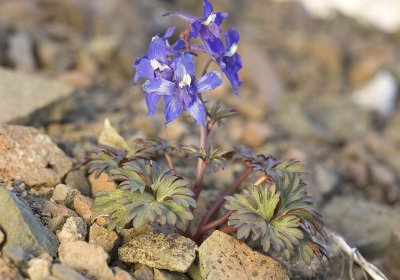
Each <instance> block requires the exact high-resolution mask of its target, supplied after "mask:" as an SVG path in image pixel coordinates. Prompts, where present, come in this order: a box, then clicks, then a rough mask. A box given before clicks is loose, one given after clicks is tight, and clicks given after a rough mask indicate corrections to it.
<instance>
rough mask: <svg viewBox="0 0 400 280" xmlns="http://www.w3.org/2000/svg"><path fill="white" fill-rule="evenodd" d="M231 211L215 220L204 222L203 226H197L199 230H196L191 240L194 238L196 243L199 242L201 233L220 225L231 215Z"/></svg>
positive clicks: (201, 236)
mask: <svg viewBox="0 0 400 280" xmlns="http://www.w3.org/2000/svg"><path fill="white" fill-rule="evenodd" d="M232 213H233V211H228V212H226V213H225V214H224V215H222V216H221V217H219V218H218V219H216V220H215V221H212V222H211V223H208V224H206V225H205V226H204V227H202V228H199V230H198V231H197V232H196V234H195V235H194V237H193V240H195V241H196V242H197V243H200V242H201V239H202V238H203V235H204V234H205V233H206V232H207V231H208V230H210V229H213V228H216V227H218V226H219V225H222V224H223V223H225V222H226V221H227V220H228V219H229V217H230V216H231V215H232Z"/></svg>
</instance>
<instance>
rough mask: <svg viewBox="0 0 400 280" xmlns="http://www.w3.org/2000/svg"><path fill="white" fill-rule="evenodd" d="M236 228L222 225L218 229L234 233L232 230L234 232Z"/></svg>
mask: <svg viewBox="0 0 400 280" xmlns="http://www.w3.org/2000/svg"><path fill="white" fill-rule="evenodd" d="M236 230H237V229H236V228H235V227H234V226H224V227H222V228H220V229H219V231H222V232H224V233H226V234H231V233H234V232H236Z"/></svg>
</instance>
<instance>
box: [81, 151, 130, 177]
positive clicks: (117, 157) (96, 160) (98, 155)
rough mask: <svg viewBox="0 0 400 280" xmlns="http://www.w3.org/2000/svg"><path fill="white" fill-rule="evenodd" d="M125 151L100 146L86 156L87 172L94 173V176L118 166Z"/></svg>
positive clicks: (123, 157)
mask: <svg viewBox="0 0 400 280" xmlns="http://www.w3.org/2000/svg"><path fill="white" fill-rule="evenodd" d="M126 154H127V152H126V151H125V150H119V149H116V148H113V147H109V146H104V145H103V146H100V148H99V149H97V150H96V151H93V152H91V153H90V154H89V156H88V167H89V173H95V176H96V178H98V177H99V176H100V174H101V173H102V172H108V171H110V170H111V169H114V168H118V167H119V166H120V164H121V163H122V161H123V160H124V159H125V156H126Z"/></svg>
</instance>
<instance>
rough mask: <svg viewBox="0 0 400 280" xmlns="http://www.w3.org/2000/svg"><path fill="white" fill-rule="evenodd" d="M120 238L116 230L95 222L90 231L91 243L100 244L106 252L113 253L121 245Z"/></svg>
mask: <svg viewBox="0 0 400 280" xmlns="http://www.w3.org/2000/svg"><path fill="white" fill-rule="evenodd" d="M119 242H120V239H119V236H118V234H116V233H115V231H110V230H107V229H106V228H104V227H102V226H99V225H98V224H93V225H92V226H91V227H90V231H89V243H93V244H96V245H100V246H101V247H102V248H103V249H104V251H105V252H106V253H108V254H109V255H110V256H112V255H113V253H114V252H115V250H116V249H117V247H118V245H119Z"/></svg>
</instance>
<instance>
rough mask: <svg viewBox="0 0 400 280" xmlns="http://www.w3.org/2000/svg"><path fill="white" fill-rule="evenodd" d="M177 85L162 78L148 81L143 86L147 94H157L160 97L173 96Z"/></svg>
mask: <svg viewBox="0 0 400 280" xmlns="http://www.w3.org/2000/svg"><path fill="white" fill-rule="evenodd" d="M174 88H175V84H174V83H173V82H170V81H167V80H165V79H162V78H154V79H151V80H147V81H146V82H145V83H144V84H143V90H144V91H145V92H147V93H156V94H158V95H172V94H173V93H174Z"/></svg>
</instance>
